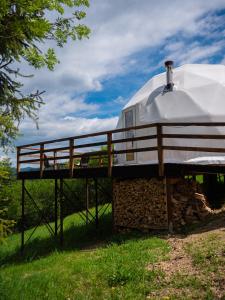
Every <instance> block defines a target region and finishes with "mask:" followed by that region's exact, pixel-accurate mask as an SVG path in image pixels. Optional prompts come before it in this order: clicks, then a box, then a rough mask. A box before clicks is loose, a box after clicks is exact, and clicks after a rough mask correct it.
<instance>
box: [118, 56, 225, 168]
mask: <svg viewBox="0 0 225 300" xmlns="http://www.w3.org/2000/svg"><path fill="white" fill-rule="evenodd" d="M166 66H167V72H166V73H165V72H164V73H162V74H159V75H156V76H154V77H153V78H152V79H150V80H149V81H148V82H147V83H146V84H145V85H144V86H143V87H142V88H141V89H140V90H139V91H138V92H137V93H136V94H135V95H134V96H133V97H132V98H131V100H130V101H129V102H128V103H127V104H126V105H125V106H124V108H123V110H122V113H121V116H120V118H119V121H118V124H117V128H126V127H132V126H139V125H144V124H151V123H181V122H182V123H202V122H204V123H206V122H207V123H217V122H225V66H224V65H209V64H187V65H183V66H181V67H178V68H175V69H174V70H173V71H172V61H168V62H166ZM163 133H164V134H167V133H173V134H210V135H211V134H217V135H224V134H225V128H224V127H222V126H221V127H213V126H211V127H208V126H197V127H195V126H188V127H187V126H166V127H164V128H163ZM149 134H156V129H155V128H145V129H141V130H131V131H128V132H124V133H118V134H116V138H118V139H119V138H129V137H138V136H143V135H149ZM163 143H164V145H169V146H188V147H191V146H193V147H209V146H210V147H212V148H217V147H218V148H225V140H224V139H214V140H213V139H199V140H198V139H171V138H170V139H166V138H164V140H163ZM152 146H157V142H156V140H143V141H135V142H127V143H126V144H120V145H119V144H118V145H116V150H124V149H134V148H136V149H137V148H143V147H152ZM164 162H165V163H190V164H225V153H224V154H223V153H218V152H217V153H214V152H213V153H209V152H207V153H205V152H196V151H195V152H194V151H170V150H165V151H164ZM148 163H150V164H151V163H152V164H154V163H158V158H157V152H156V151H154V152H153V151H152V152H138V153H127V154H119V155H117V164H122V165H123V164H124V165H126V164H148Z"/></svg>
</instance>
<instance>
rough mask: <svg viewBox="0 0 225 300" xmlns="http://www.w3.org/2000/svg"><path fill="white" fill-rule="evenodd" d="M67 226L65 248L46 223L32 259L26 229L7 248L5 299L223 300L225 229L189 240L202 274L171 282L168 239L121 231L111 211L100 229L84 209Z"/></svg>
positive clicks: (0, 295)
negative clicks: (219, 286) (166, 267)
mask: <svg viewBox="0 0 225 300" xmlns="http://www.w3.org/2000/svg"><path fill="white" fill-rule="evenodd" d="M64 225H65V234H64V247H63V249H62V248H60V246H59V243H58V242H56V241H55V240H54V238H51V237H49V233H48V231H47V229H46V227H45V226H40V227H39V228H38V229H37V231H36V233H35V235H34V236H33V237H32V239H31V240H30V241H29V243H28V244H27V245H26V248H25V253H24V256H21V254H20V249H19V245H20V235H19V234H14V235H12V236H11V237H9V238H8V240H7V243H6V244H5V245H3V246H1V248H0V265H1V267H0V299H1V300H14V299H15V300H20V299H21V300H29V299H32V300H35V299H38V300H42V299H49V300H52V299H60V300H61V299H67V300H72V299H74V300H77V299H78V300H79V299H88V300H89V299H96V300H97V299H100V300H101V299H104V300H105V299H121V300H122V299H125V300H126V299H131V300H133V299H135V300H136V299H137V300H138V299H167V300H169V299H170V300H171V299H180V300H181V299H182V300H183V299H208V300H209V299H212V300H214V299H217V297H216V296H215V293H214V291H213V289H212V283H213V281H212V276H213V280H214V283H217V282H221V280H222V278H223V275H224V273H223V272H224V271H223V267H222V268H221V266H223V265H224V250H225V249H224V239H223V237H224V236H223V235H222V233H221V234H220V235H215V234H210V233H209V234H208V233H207V235H206V236H204V238H199V240H197V241H195V242H192V243H189V244H186V248H185V250H186V252H187V254H188V255H189V257H190V258H191V259H192V262H193V265H194V266H195V267H196V268H197V269H198V270H199V273H198V275H196V274H191V272H190V274H188V275H187V274H182V273H175V274H174V275H173V276H172V277H171V278H170V279H169V280H168V279H167V276H166V275H167V274H165V273H164V271H163V270H162V269H161V268H160V267H159V266H158V265H157V262H160V261H163V260H168V259H169V254H170V246H169V244H168V242H167V241H166V239H165V238H162V237H161V238H160V237H157V236H156V235H155V236H153V235H150V234H141V233H139V232H132V233H127V234H118V235H115V234H113V233H112V230H111V228H112V226H111V212H110V210H108V212H107V214H106V215H105V216H104V217H102V218H101V220H100V227H99V229H98V230H96V228H95V226H94V224H90V225H88V226H86V225H85V224H84V222H83V221H82V220H81V219H80V217H79V216H78V215H77V214H74V215H71V216H69V217H67V218H66V219H65V222H64ZM31 232H32V229H30V230H29V231H27V233H26V234H27V236H28V234H29V233H31ZM151 264H152V267H149V266H150V265H151ZM172 266H173V262H171V268H172ZM217 294H218V291H217ZM221 299H223V298H221ZM224 299H225V298H224Z"/></svg>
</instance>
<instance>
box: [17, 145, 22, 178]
mask: <svg viewBox="0 0 225 300" xmlns="http://www.w3.org/2000/svg"><path fill="white" fill-rule="evenodd" d="M20 151H21V148H20V147H17V158H16V159H17V162H16V172H17V175H18V173H19V172H20Z"/></svg>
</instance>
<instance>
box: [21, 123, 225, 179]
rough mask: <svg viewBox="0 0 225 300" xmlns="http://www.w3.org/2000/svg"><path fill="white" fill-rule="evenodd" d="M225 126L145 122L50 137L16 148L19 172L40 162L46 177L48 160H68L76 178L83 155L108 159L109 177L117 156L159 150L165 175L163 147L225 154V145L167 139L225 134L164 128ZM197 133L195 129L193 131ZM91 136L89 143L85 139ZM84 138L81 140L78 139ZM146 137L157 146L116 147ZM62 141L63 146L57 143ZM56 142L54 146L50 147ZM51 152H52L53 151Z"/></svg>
mask: <svg viewBox="0 0 225 300" xmlns="http://www.w3.org/2000/svg"><path fill="white" fill-rule="evenodd" d="M177 126H179V127H190V126H191V127H193V128H195V127H196V128H197V127H223V128H224V130H225V123H224V122H220V123H215V122H214V123H157V124H146V125H141V126H134V127H129V128H122V129H115V130H111V131H102V132H97V133H90V134H83V135H79V136H73V137H68V138H62V139H55V140H48V141H43V142H39V143H32V144H27V145H22V146H19V147H17V172H18V173H19V172H20V170H21V165H22V164H38V165H39V169H40V178H42V177H43V172H44V169H45V168H46V160H47V161H48V162H51V163H52V168H53V169H57V166H58V165H59V166H60V163H58V162H59V161H62V160H64V161H65V160H66V161H67V163H66V165H64V168H67V169H68V170H69V172H70V176H71V177H73V173H74V168H75V167H76V165H75V162H76V160H80V159H81V158H82V157H89V158H91V159H93V160H94V159H99V158H104V159H105V160H106V162H107V167H108V176H111V175H112V167H113V160H114V155H116V154H126V153H139V152H149V151H157V154H158V173H159V176H163V175H164V155H163V154H164V150H176V151H197V152H216V153H225V147H224V148H215V147H210V146H209V147H199V146H196V147H189V146H173V145H165V144H164V139H195V140H196V139H197V140H202V139H207V140H225V135H221V134H178V133H164V128H165V127H171V128H172V127H177ZM149 128H154V129H155V130H154V131H155V133H154V134H153V133H151V134H147V135H140V136H135V135H134V137H129V138H126V137H123V138H120V139H117V138H115V137H114V136H115V134H118V133H124V136H126V132H129V131H131V130H132V131H135V132H136V133H137V132H138V131H139V130H143V129H149ZM192 132H194V129H193V131H192ZM90 138H91V139H92V140H91V141H89V142H86V141H85V140H86V139H90ZM95 138H100V139H101V141H94V140H93V139H95ZM82 140H83V141H84V142H83V143H80V142H79V141H82ZM146 140H155V142H156V145H155V146H151V147H149V146H145V147H141V148H138V147H133V148H130V149H122V150H116V145H117V144H124V145H126V143H127V142H132V143H133V142H138V141H146ZM59 143H63V146H62V145H61V146H58V145H57V144H59ZM65 143H66V144H67V145H64V144H65ZM52 144H53V146H51V145H52ZM93 147H95V148H96V147H102V149H100V150H96V149H94V150H93ZM82 148H83V149H88V148H89V149H90V148H92V149H91V151H90V150H89V151H85V152H77V151H79V150H80V149H82ZM51 153H52V154H51ZM27 158H28V159H27Z"/></svg>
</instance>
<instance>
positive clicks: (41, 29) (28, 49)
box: [0, 0, 90, 146]
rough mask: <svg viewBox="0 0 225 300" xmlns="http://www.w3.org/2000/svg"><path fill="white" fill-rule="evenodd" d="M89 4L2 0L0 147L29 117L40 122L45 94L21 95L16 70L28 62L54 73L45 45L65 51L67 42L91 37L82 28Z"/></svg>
mask: <svg viewBox="0 0 225 300" xmlns="http://www.w3.org/2000/svg"><path fill="white" fill-rule="evenodd" d="M88 6H89V0H14V1H13V0H1V3H0V145H1V146H5V145H8V144H9V143H10V141H12V139H14V138H15V137H16V135H17V134H18V124H19V122H20V121H21V120H22V119H23V118H24V117H25V116H28V117H30V118H32V119H33V120H36V119H37V110H38V108H39V107H40V105H41V104H42V103H43V99H42V97H41V95H42V92H39V91H36V92H35V93H30V94H28V95H26V94H24V93H23V92H22V87H23V84H22V83H21V82H20V81H19V80H18V77H21V76H24V75H23V74H21V73H20V70H19V69H18V68H17V67H16V65H19V63H24V62H27V63H28V64H29V65H31V66H33V67H34V68H42V67H47V68H48V69H49V70H53V69H54V66H55V64H56V63H57V62H58V60H57V57H56V54H55V51H54V49H53V48H48V49H46V50H45V51H43V50H41V45H42V44H43V43H44V42H46V41H54V42H55V43H56V44H57V46H59V47H63V45H64V44H65V43H66V42H67V41H68V39H72V40H80V39H82V38H84V37H88V35H89V33H90V30H89V28H88V27H87V26H85V25H83V24H81V23H80V22H81V20H82V19H83V18H85V16H86V13H85V8H86V7H88Z"/></svg>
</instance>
